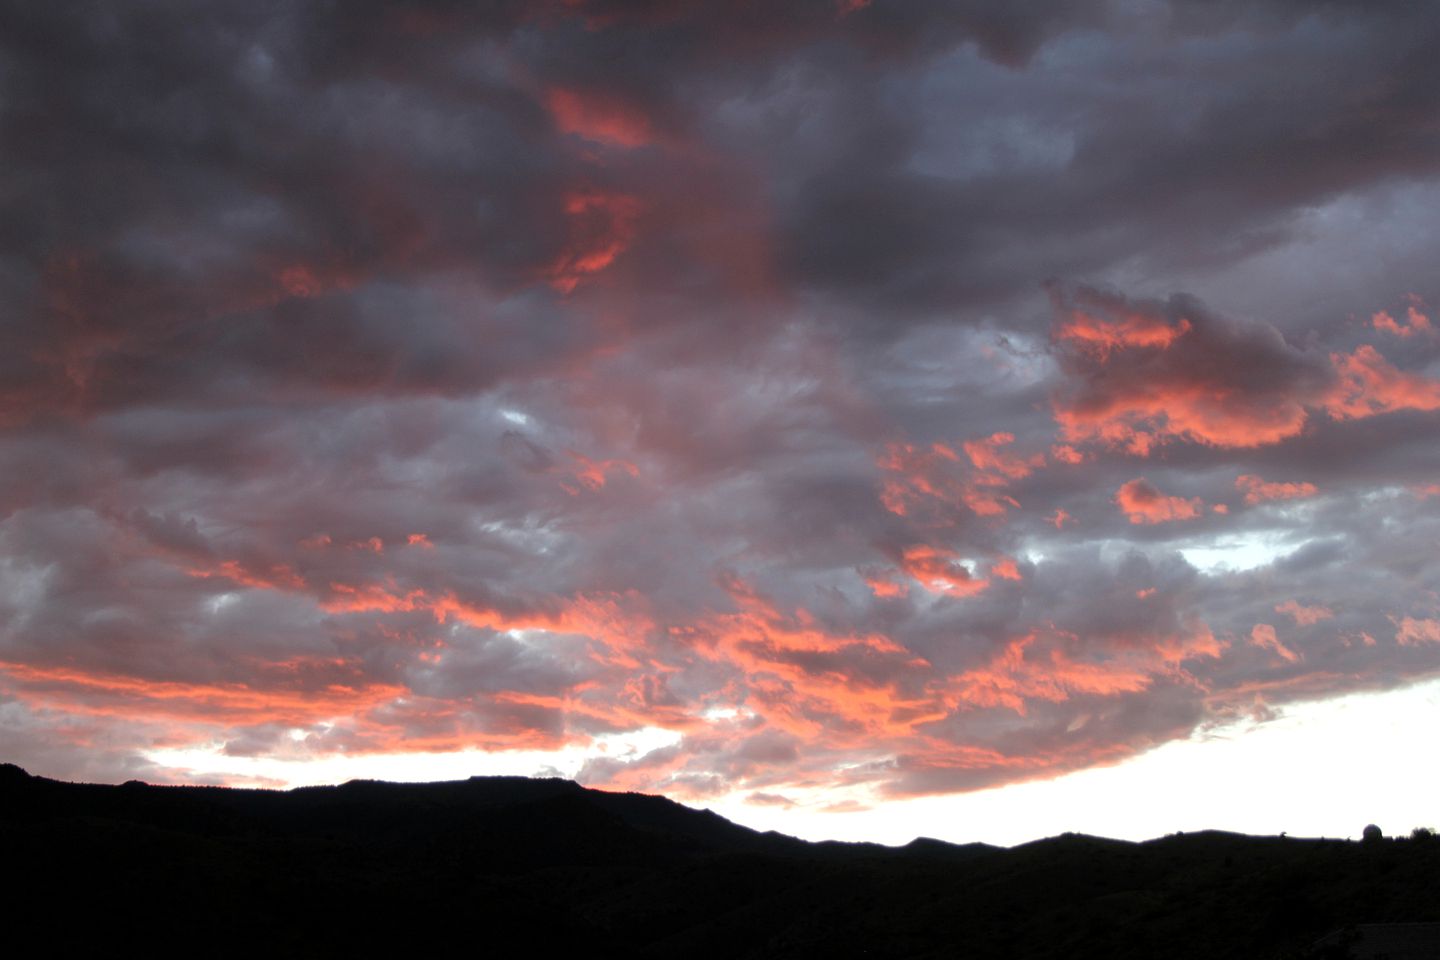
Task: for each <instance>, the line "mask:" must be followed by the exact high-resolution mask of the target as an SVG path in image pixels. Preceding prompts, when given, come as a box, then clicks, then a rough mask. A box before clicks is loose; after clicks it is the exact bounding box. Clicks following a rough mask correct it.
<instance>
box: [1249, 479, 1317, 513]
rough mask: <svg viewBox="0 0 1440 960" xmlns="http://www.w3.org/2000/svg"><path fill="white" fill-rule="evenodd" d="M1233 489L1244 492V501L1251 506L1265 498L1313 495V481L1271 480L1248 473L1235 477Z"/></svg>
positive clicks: (1291, 498)
mask: <svg viewBox="0 0 1440 960" xmlns="http://www.w3.org/2000/svg"><path fill="white" fill-rule="evenodd" d="M1235 489H1236V490H1243V491H1244V492H1245V502H1246V503H1248V504H1250V505H1251V506H1254V505H1255V504H1257V503H1264V502H1265V501H1266V500H1295V499H1299V498H1301V497H1313V496H1314V495H1315V484H1313V483H1305V482H1304V481H1297V482H1288V483H1279V482H1271V481H1267V480H1262V479H1260V478H1259V477H1257V476H1255V475H1254V474H1248V473H1246V474H1241V475H1240V476H1238V477H1236V478H1235Z"/></svg>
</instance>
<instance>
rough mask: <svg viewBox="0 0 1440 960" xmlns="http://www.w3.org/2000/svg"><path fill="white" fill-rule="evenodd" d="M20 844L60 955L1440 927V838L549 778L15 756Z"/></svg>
mask: <svg viewBox="0 0 1440 960" xmlns="http://www.w3.org/2000/svg"><path fill="white" fill-rule="evenodd" d="M0 852H3V854H4V862H5V863H6V865H7V867H8V871H7V872H8V873H9V875H10V876H11V878H12V880H13V879H17V878H18V879H20V880H21V881H22V882H21V884H20V885H19V889H20V891H21V892H20V893H19V895H18V896H17V897H15V898H14V902H13V903H12V905H11V906H12V909H11V911H10V913H11V915H12V916H13V917H14V918H16V919H17V921H18V927H17V928H18V929H28V931H29V932H30V933H32V934H34V935H37V936H38V937H40V938H41V941H42V942H43V943H45V944H47V945H49V946H51V947H52V948H54V949H60V950H72V949H96V948H103V947H107V946H108V947H112V948H113V947H114V945H115V944H117V943H122V942H125V941H126V940H130V939H134V940H135V941H136V942H140V943H143V942H147V941H154V940H155V937H156V931H165V932H166V938H167V942H175V943H179V942H189V943H203V944H205V945H206V949H207V950H209V951H210V952H211V953H212V954H215V955H223V956H229V955H236V956H238V955H240V954H242V953H244V954H253V953H254V952H255V951H256V950H257V949H258V950H264V951H265V952H266V953H270V954H272V955H279V956H291V955H293V956H302V955H303V956H341V955H346V956H349V955H353V954H355V953H364V954H369V953H374V952H377V951H379V950H381V949H386V950H389V949H396V950H400V949H405V950H411V951H413V950H416V949H421V950H442V949H452V948H454V947H455V946H456V945H463V944H476V943H478V944H483V945H485V946H487V947H491V948H493V947H496V946H497V945H498V944H501V943H511V944H514V943H525V942H527V940H528V941H534V942H535V943H536V944H539V945H542V946H543V948H544V950H545V952H557V951H558V952H568V951H571V950H584V951H585V952H586V953H587V955H589V956H600V957H609V956H615V957H619V956H625V957H660V956H673V955H675V954H676V953H677V952H682V953H683V954H684V955H687V956H694V957H756V958H758V957H782V956H783V957H808V956H815V957H819V956H825V957H846V956H872V957H873V956H895V957H927V956H934V957H941V956H955V955H963V956H967V957H1016V958H1023V957H1056V958H1059V957H1089V956H1094V957H1102V956H1103V957H1151V956H1155V955H1159V954H1165V955H1168V956H1172V957H1192V956H1193V957H1208V956H1216V955H1231V956H1245V957H1256V958H1265V957H1274V958H1278V960H1285V958H1300V957H1309V956H1314V957H1317V958H1318V957H1320V956H1322V955H1323V956H1344V955H1345V954H1344V953H1337V952H1334V951H1335V950H1338V949H1341V948H1339V947H1333V943H1334V942H1339V941H1337V940H1336V939H1335V938H1334V937H1332V938H1331V942H1332V946H1331V947H1326V948H1324V949H1330V950H1331V953H1328V954H1322V953H1317V952H1316V950H1315V949H1311V945H1312V944H1315V943H1316V942H1317V941H1319V940H1320V939H1321V938H1322V937H1324V936H1325V935H1327V934H1333V933H1334V931H1336V930H1337V929H1343V928H1345V927H1347V926H1353V925H1356V924H1366V923H1370V924H1373V923H1386V922H1399V921H1405V922H1417V921H1432V922H1433V921H1440V904H1437V903H1436V902H1435V901H1436V898H1435V897H1434V896H1433V891H1434V890H1435V889H1440V842H1435V841H1433V840H1424V839H1412V840H1386V841H1384V842H1383V843H1381V844H1369V845H1367V844H1361V843H1351V842H1349V841H1340V840H1301V839H1294V838H1285V837H1248V836H1245V835H1242V834H1232V833H1224V832H1220V831H1206V832H1201V833H1187V834H1178V835H1172V836H1170V837H1164V838H1158V839H1156V840H1151V841H1146V842H1143V843H1135V842H1131V841H1122V840H1109V839H1106V838H1100V837H1089V836H1085V835H1080V834H1065V835H1061V836H1059V837H1051V838H1047V839H1044V840H1038V841H1034V842H1032V843H1027V844H1023V845H1020V846H1017V847H1012V848H1008V849H1007V848H1001V847H994V846H990V845H987V844H951V843H947V842H945V841H941V840H936V839H933V838H916V839H915V840H914V841H912V842H911V843H909V844H907V845H905V846H903V847H887V846H882V845H879V844H868V843H840V842H835V841H828V842H822V843H811V842H807V841H803V840H798V839H796V838H793V837H788V836H785V835H783V834H779V833H775V832H773V831H772V832H760V831H756V830H752V829H750V828H748V827H744V826H742V825H739V824H735V823H731V822H730V821H728V820H726V819H725V818H723V817H721V816H719V815H717V814H715V813H713V812H711V811H708V810H694V809H691V808H689V807H686V806H683V805H681V804H678V803H675V802H674V801H671V800H669V799H667V798H664V797H659V796H653V795H647V794H638V793H609V792H605V791H599V790H593V789H590V788H586V787H582V786H580V785H579V784H576V783H574V782H572V781H568V780H561V779H530V778H524V777H472V778H470V779H468V780H457V781H445V782H439V783H425V784H410V783H390V782H386V781H375V780H352V781H349V782H347V783H344V784H339V785H335V786H320V787H302V788H296V789H293V790H289V791H270V790H255V789H246V788H228V787H214V786H152V785H147V784H143V783H140V782H138V781H131V782H128V783H126V784H121V785H114V786H112V785H102V784H81V783H65V782H62V781H56V780H49V779H46V778H43V777H35V776H32V775H30V774H28V773H26V772H25V771H24V770H22V769H21V768H19V767H16V766H14V765H13V764H5V765H0ZM77 920H78V921H80V922H77ZM16 926H17V925H16V924H12V927H16ZM177 938H178V939H177ZM1341 939H1342V940H1343V938H1341ZM1332 948H1333V949H1332ZM1317 949H1318V948H1317Z"/></svg>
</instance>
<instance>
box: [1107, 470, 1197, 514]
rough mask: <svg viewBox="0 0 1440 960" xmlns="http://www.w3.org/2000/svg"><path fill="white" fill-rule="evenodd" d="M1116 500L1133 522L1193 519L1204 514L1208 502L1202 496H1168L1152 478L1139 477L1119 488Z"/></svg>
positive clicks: (1121, 510)
mask: <svg viewBox="0 0 1440 960" xmlns="http://www.w3.org/2000/svg"><path fill="white" fill-rule="evenodd" d="M1115 502H1116V504H1118V505H1119V507H1120V512H1122V513H1124V514H1125V515H1126V516H1127V517H1128V518H1129V520H1130V522H1131V523H1137V524H1142V523H1143V524H1150V523H1167V522H1169V521H1171V520H1192V519H1194V518H1195V517H1198V516H1200V515H1201V513H1202V511H1203V510H1204V504H1203V503H1202V502H1201V501H1200V498H1199V497H1195V498H1193V499H1190V500H1186V499H1185V498H1184V497H1168V496H1166V495H1165V494H1163V493H1161V492H1160V491H1159V490H1157V489H1156V488H1155V486H1154V485H1153V484H1151V483H1150V481H1149V480H1146V479H1145V478H1144V477H1137V478H1136V479H1134V480H1131V481H1129V482H1127V483H1125V484H1124V485H1122V486H1121V487H1120V489H1119V490H1117V491H1116V492H1115Z"/></svg>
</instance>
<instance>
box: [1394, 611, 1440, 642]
mask: <svg viewBox="0 0 1440 960" xmlns="http://www.w3.org/2000/svg"><path fill="white" fill-rule="evenodd" d="M1390 622H1391V623H1393V624H1395V642H1396V643H1398V644H1400V645H1401V646H1406V647H1414V646H1419V645H1420V644H1422V643H1440V620H1434V619H1430V618H1425V619H1418V618H1416V617H1403V618H1401V619H1399V620H1397V619H1395V618H1394V617H1391V618H1390Z"/></svg>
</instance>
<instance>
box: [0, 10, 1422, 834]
mask: <svg viewBox="0 0 1440 960" xmlns="http://www.w3.org/2000/svg"><path fill="white" fill-rule="evenodd" d="M1437 40H1440V16H1437V15H1436V13H1435V12H1434V11H1432V10H1430V9H1429V8H1425V7H1423V6H1418V5H1413V4H1405V5H1401V4H1397V5H1376V4H1362V3H1342V2H1333V3H1319V4H1299V3H1289V2H1282V0H1269V2H1260V3H1245V4H1239V3H1202V2H1198V0H1189V2H1187V0H1175V2H1171V3H1162V2H1158V0H1138V2H1128V0H1126V2H1122V0H1096V2H1091V3H1055V4H1024V5H1020V4H1008V5H1007V4H992V3H971V2H960V0H957V2H950V3H929V4H911V3H903V2H898V0H871V2H868V3H866V2H853V0H846V2H834V0H813V2H800V3H785V4H771V3H738V4H737V3H718V2H717V3H702V2H678V0H677V2H674V3H660V2H656V3H622V2H600V0H564V2H560V0H555V2H544V0H532V2H518V0H517V2H511V3H492V4H462V3H452V2H431V3H419V4H417V3H405V4H399V3H395V4H389V3H381V2H367V3H328V2H297V3H290V4H284V5H280V6H276V5H268V4H236V3H202V4H194V3H183V4H182V3H140V2H124V3H66V4H49V5H46V4H34V3H19V2H13V3H4V4H0V130H3V134H0V136H3V143H4V156H5V176H4V187H3V190H4V194H3V195H4V208H5V216H4V217H3V225H0V323H3V327H0V430H3V434H0V724H3V728H4V743H5V754H6V756H5V759H7V760H12V761H15V762H19V763H21V764H23V765H25V766H27V767H29V768H30V769H32V770H33V771H35V772H37V773H44V774H48V775H52V776H62V777H75V778H91V779H112V780H113V779H123V778H125V777H128V776H131V775H141V776H145V777H147V778H150V779H185V778H187V777H190V776H192V775H193V774H192V771H190V770H188V769H185V768H183V767H175V766H169V767H167V766H165V765H164V760H163V758H165V757H174V756H182V755H187V751H188V755H195V752H196V751H199V752H208V753H209V754H213V755H215V756H218V757H221V758H224V757H230V758H236V759H239V758H254V757H263V758H274V759H283V760H289V761H293V762H294V763H296V764H303V763H305V762H306V761H320V760H324V759H326V758H332V757H335V756H338V755H347V756H353V755H357V754H379V755H390V754H402V753H434V752H444V751H460V750H482V751H507V752H509V751H538V752H539V755H550V756H556V757H559V756H565V757H570V758H572V759H574V760H575V763H576V768H575V769H576V770H578V772H579V775H580V776H581V778H582V779H583V780H585V781H586V782H588V783H590V784H593V785H597V786H615V787H626V788H633V789H645V790H653V791H665V792H668V793H671V794H673V795H678V796H682V797H706V796H715V795H720V794H728V793H736V794H744V795H748V796H751V797H752V798H754V802H756V803H760V804H772V805H788V804H791V803H792V802H793V801H792V799H791V795H790V791H797V790H803V791H806V792H807V795H814V792H815V791H816V790H822V791H830V793H831V795H833V797H834V803H835V804H836V805H837V808H842V807H844V806H845V805H846V804H849V805H852V806H853V805H855V804H858V803H866V802H871V801H873V800H874V799H875V798H877V797H885V796H901V795H914V794H923V793H941V792H947V791H959V790H967V789H973V788H977V787H982V786H987V785H996V784H1003V783H1007V782H1014V781H1020V780H1025V779H1031V778H1036V777H1044V776H1051V775H1055V774H1057V773H1060V772H1063V771H1067V770H1074V769H1079V768H1083V767H1087V766H1092V765H1096V764H1107V763H1113V762H1116V761H1119V760H1122V759H1124V758H1126V757H1129V756H1132V755H1134V754H1136V753H1137V752H1139V751H1143V750H1146V749H1148V748H1150V747H1152V746H1155V745H1157V744H1161V743H1164V742H1166V741H1168V740H1172V739H1175V738H1180V737H1185V736H1187V735H1189V734H1191V733H1192V732H1194V731H1195V730H1197V729H1199V728H1203V727H1205V726H1207V725H1211V724H1216V723H1220V722H1224V721H1227V720H1231V719H1234V718H1236V717H1244V716H1253V717H1255V718H1257V719H1259V720H1263V719H1264V718H1266V717H1269V716H1273V715H1274V711H1275V710H1276V709H1283V707H1284V705H1285V704H1286V703H1287V702H1293V701H1297V700H1301V699H1316V698H1325V697H1331V696H1336V695H1340V694H1345V693H1350V692H1355V691H1362V690H1376V689H1384V688H1389V687H1393V686H1396V685H1400V684H1404V683H1406V682H1409V681H1413V680H1416V679H1419V678H1421V677H1426V676H1431V675H1434V674H1435V673H1436V672H1437V671H1440V596H1437V586H1440V566H1437V560H1436V557H1435V551H1434V544H1435V543H1436V542H1440V512H1437V507H1440V488H1437V486H1436V482H1435V478H1436V476H1437V468H1440V443H1437V439H1440V437H1437V427H1440V334H1437V328H1440V321H1437V320H1436V318H1435V305H1436V304H1440V287H1437V286H1436V278H1435V275H1434V271H1433V265H1434V264H1435V263H1436V262H1437V259H1440V242H1437V239H1436V236H1435V233H1434V227H1433V224H1434V221H1435V218H1436V216H1437V214H1440V135H1437V129H1436V124H1435V120H1434V118H1435V116H1437V114H1440V61H1437V59H1436V58H1435V56H1434V50H1435V45H1436V42H1437ZM632 734H633V735H635V736H639V737H642V739H645V741H646V742H647V743H649V744H651V747H652V748H650V749H643V750H631V751H628V752H627V751H625V750H619V749H613V748H612V746H611V745H612V744H614V743H617V742H619V741H618V740H617V738H621V737H624V736H626V735H632ZM517 755H518V754H517Z"/></svg>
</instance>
